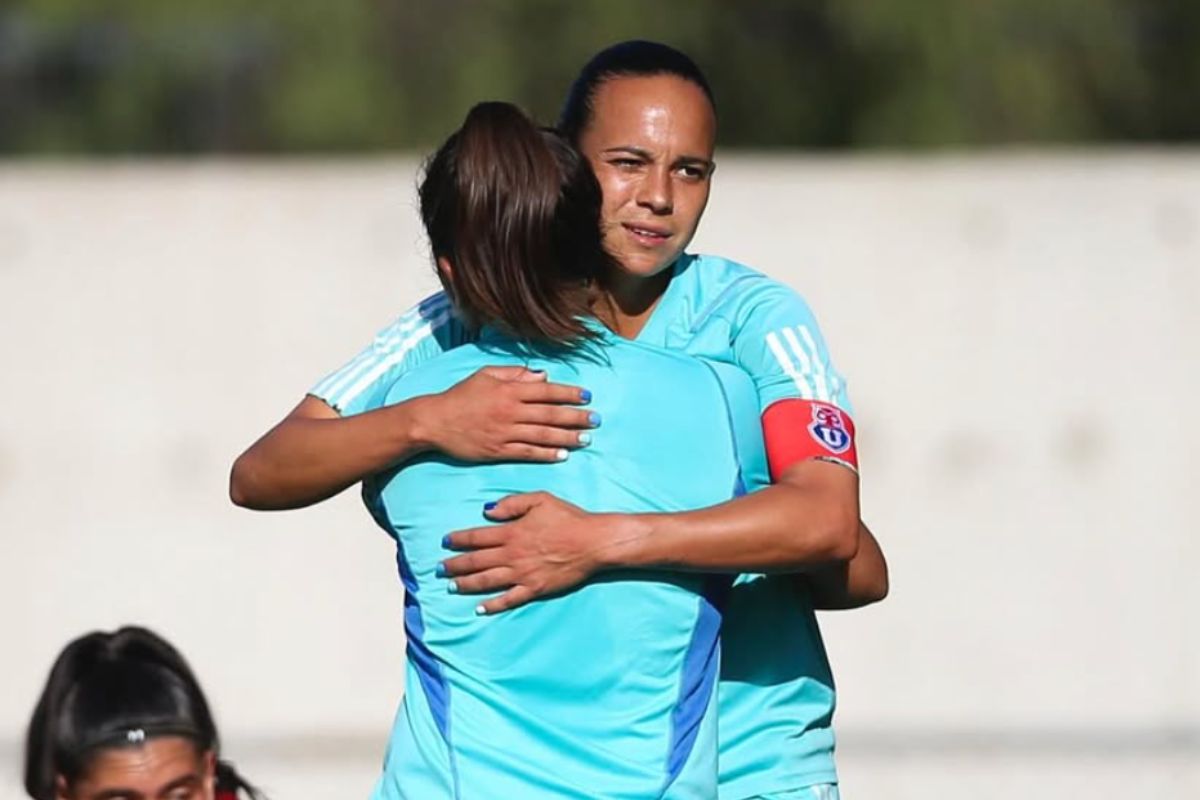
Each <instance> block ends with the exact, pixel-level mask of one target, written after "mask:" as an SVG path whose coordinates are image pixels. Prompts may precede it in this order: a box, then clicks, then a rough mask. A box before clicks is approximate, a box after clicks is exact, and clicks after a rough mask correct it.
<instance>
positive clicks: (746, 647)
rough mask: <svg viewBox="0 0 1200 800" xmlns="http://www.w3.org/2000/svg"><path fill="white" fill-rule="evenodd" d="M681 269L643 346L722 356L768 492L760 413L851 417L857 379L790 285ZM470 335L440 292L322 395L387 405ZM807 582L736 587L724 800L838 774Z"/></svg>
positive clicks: (726, 635)
mask: <svg viewBox="0 0 1200 800" xmlns="http://www.w3.org/2000/svg"><path fill="white" fill-rule="evenodd" d="M673 269H674V275H673V277H672V280H671V283H670V285H669V286H668V288H667V291H666V293H665V295H664V296H663V298H662V300H661V301H660V303H659V305H658V307H657V308H656V309H655V311H654V314H653V315H652V316H651V318H650V320H649V322H648V323H647V325H646V327H645V329H643V331H642V332H641V334H640V335H639V337H638V340H637V341H638V342H640V343H645V344H650V345H658V346H662V347H666V348H668V349H672V350H674V351H676V352H680V353H685V354H689V355H693V356H697V357H699V358H700V359H702V360H705V361H709V362H710V363H712V364H715V365H718V371H719V372H721V374H722V377H723V379H724V380H723V382H725V384H726V391H727V392H729V394H730V402H731V406H732V407H733V409H734V412H733V418H734V425H735V427H736V428H737V430H738V440H739V447H740V450H741V454H742V461H743V464H742V467H743V470H744V474H745V483H746V488H747V489H749V490H750V491H753V490H755V489H758V488H762V487H763V486H765V485H767V484H768V482H769V478H768V473H767V466H766V457H765V454H764V453H763V450H762V439H761V429H760V422H759V420H760V416H761V413H762V412H763V411H764V410H765V409H766V408H767V407H768V406H769V405H771V404H772V403H774V402H776V401H778V400H784V399H791V398H800V399H806V400H817V401H821V402H825V403H829V404H831V405H835V406H838V407H839V408H841V409H843V410H844V411H846V412H848V413H849V412H851V411H852V408H851V406H850V401H849V399H848V397H847V394H846V384H845V380H844V379H843V378H842V376H841V375H840V374H839V373H838V371H837V370H836V369H835V368H834V366H833V364H832V362H831V360H830V357H829V353H828V349H827V348H826V345H825V342H824V339H823V337H822V336H821V333H820V329H819V327H818V326H817V323H816V320H815V318H814V317H813V314H812V312H811V310H810V309H809V307H808V305H807V304H806V303H805V301H804V300H803V298H802V297H800V296H799V295H798V294H796V292H795V291H793V290H792V289H790V288H788V287H787V286H785V285H783V284H781V283H779V282H778V281H775V280H773V279H771V278H768V277H766V276H764V275H762V274H761V273H759V272H756V271H754V270H751V269H749V268H747V267H745V266H742V265H740V264H737V263H735V262H732V261H727V260H725V259H721V258H716V257H712V256H694V255H684V256H682V257H681V258H680V259H679V261H678V262H677V263H676V264H675V266H674V268H673ZM469 338H470V336H469V334H468V333H467V331H466V330H465V329H464V328H463V326H462V325H461V324H459V323H458V321H457V320H456V319H455V318H454V316H453V314H452V313H451V311H450V308H449V303H448V301H447V300H446V298H445V296H444V295H442V294H437V295H434V296H433V297H431V298H429V299H427V300H426V301H424V302H423V303H421V304H420V305H419V306H417V307H416V308H414V309H413V310H412V311H410V312H408V313H407V314H405V315H404V316H402V317H400V319H399V320H397V321H396V322H395V323H393V324H392V325H391V326H389V327H388V328H385V329H384V330H383V331H381V332H380V334H379V335H378V336H377V337H376V340H375V343H374V344H373V345H371V346H370V347H368V348H367V349H366V350H364V351H363V353H362V354H360V355H359V357H358V358H357V359H355V360H354V361H352V362H351V363H350V364H348V365H346V366H345V367H343V368H342V369H340V370H338V371H337V372H335V373H333V374H332V375H330V376H329V377H328V378H326V379H324V380H323V381H322V382H321V383H319V384H318V385H317V386H315V387H314V388H313V389H312V391H311V394H313V395H314V396H316V397H318V398H320V399H322V400H324V401H325V402H326V403H328V404H329V405H330V406H332V407H333V408H335V409H337V410H339V411H340V412H341V413H342V414H344V415H349V414H353V413H359V412H362V411H367V410H371V409H372V408H377V407H379V405H380V404H381V403H382V395H383V393H384V392H385V391H386V387H387V386H390V385H391V384H392V383H394V382H395V381H396V379H397V377H398V376H400V375H402V374H404V373H405V372H406V371H408V370H410V369H413V368H414V367H415V366H417V365H419V364H422V363H425V362H426V361H429V360H431V359H434V358H437V357H439V356H440V354H442V353H443V352H445V351H446V350H449V349H451V348H454V347H457V346H459V345H460V344H461V343H462V342H464V341H467V340H468V339H469ZM496 363H499V362H496ZM719 365H725V366H726V367H729V368H733V372H730V371H729V370H727V369H725V367H721V366H719ZM737 370H741V371H744V372H745V373H746V374H747V375H749V376H750V378H751V379H752V381H753V384H752V394H747V393H746V392H745V386H744V384H740V383H739V381H738V380H736V379H735V378H733V377H732V375H733V373H734V372H736V371H737ZM555 380H566V379H564V378H559V377H557V376H555ZM739 387H740V388H739ZM672 395H673V396H674V397H683V396H684V395H681V394H677V393H675V392H674V391H672ZM607 424H608V422H607V420H606V426H607ZM574 457H575V456H574V455H572V458H574ZM543 488H544V487H543ZM609 510H612V509H609ZM802 586H803V584H801V583H798V582H797V581H795V580H794V579H791V578H789V577H787V576H773V577H766V576H762V575H743V576H740V577H739V578H738V579H737V583H736V585H735V587H734V590H733V592H732V594H731V596H730V599H729V603H728V605H727V607H726V611H725V614H724V617H725V621H724V625H723V628H722V638H723V639H724V642H725V645H724V647H725V653H724V660H723V664H722V668H721V681H720V716H721V744H720V770H721V775H720V780H721V787H720V795H721V798H722V800H743V798H749V797H754V796H755V795H760V794H767V793H773V792H782V791H791V790H797V789H800V788H803V787H806V786H813V785H817V784H826V783H836V781H837V771H836V768H835V766H834V759H833V751H834V736H833V728H832V717H833V711H834V701H835V695H834V686H833V679H832V675H831V671H830V668H829V663H828V660H827V658H826V655H825V649H824V645H823V643H822V641H821V635H820V631H819V629H818V627H817V621H816V617H815V615H814V613H813V609H812V605H811V602H810V601H809V599H808V598H807V596H806V595H805V594H804V593H803V590H802V588H801V587H802Z"/></svg>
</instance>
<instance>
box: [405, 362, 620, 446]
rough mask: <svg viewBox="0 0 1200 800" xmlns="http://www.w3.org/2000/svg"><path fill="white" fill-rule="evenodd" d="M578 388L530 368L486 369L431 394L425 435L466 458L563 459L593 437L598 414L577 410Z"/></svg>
mask: <svg viewBox="0 0 1200 800" xmlns="http://www.w3.org/2000/svg"><path fill="white" fill-rule="evenodd" d="M590 399H591V393H590V392H588V391H587V390H586V389H583V388H581V387H578V386H568V385H564V384H559V383H550V382H549V381H548V380H547V377H546V373H545V372H534V371H531V370H528V369H526V368H525V367H485V368H484V369H481V370H479V371H478V372H476V373H475V374H473V375H471V376H470V377H469V378H466V379H464V380H462V381H460V382H459V383H457V384H455V385H454V386H452V387H450V388H449V389H447V390H446V391H444V392H442V393H441V394H438V395H434V396H432V397H431V398H429V402H428V403H427V405H426V409H425V413H424V414H423V415H422V427H423V428H424V433H423V438H425V439H426V440H427V441H428V442H429V444H430V445H431V446H433V447H434V448H435V449H437V450H439V451H440V452H443V453H445V454H447V455H450V456H453V457H455V458H458V459H461V460H463V461H473V462H482V461H543V462H550V461H561V460H563V459H564V458H566V455H567V452H568V451H569V450H571V449H574V448H578V447H582V446H585V445H587V444H588V443H589V442H590V441H591V437H590V434H588V433H587V431H589V430H590V429H591V428H594V427H596V425H598V424H599V421H600V420H599V416H598V415H596V414H594V413H592V412H590V411H588V410H587V409H583V408H577V407H576V406H580V405H584V404H586V403H587V402H588V401H589V400H590Z"/></svg>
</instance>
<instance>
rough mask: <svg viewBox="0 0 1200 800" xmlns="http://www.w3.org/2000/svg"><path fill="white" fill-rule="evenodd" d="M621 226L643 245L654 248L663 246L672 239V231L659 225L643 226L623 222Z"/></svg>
mask: <svg viewBox="0 0 1200 800" xmlns="http://www.w3.org/2000/svg"><path fill="white" fill-rule="evenodd" d="M621 226H622V227H623V228H625V230H627V231H629V233H630V234H632V235H633V238H634V239H636V240H637V241H639V242H641V243H642V244H645V245H648V246H654V245H659V244H663V243H664V242H666V241H667V240H669V239H670V238H671V231H670V230H668V229H666V228H663V227H660V226H657V225H642V224H640V223H635V222H623V223H621Z"/></svg>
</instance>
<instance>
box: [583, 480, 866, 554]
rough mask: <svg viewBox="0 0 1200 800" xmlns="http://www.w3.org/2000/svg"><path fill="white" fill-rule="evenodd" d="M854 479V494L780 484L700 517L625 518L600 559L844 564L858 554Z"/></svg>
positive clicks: (698, 513)
mask: <svg viewBox="0 0 1200 800" xmlns="http://www.w3.org/2000/svg"><path fill="white" fill-rule="evenodd" d="M824 466H825V467H827V468H832V469H839V470H840V469H842V468H841V467H833V466H832V465H824ZM847 474H848V475H849V474H850V473H847ZM839 480H841V481H842V483H845V481H844V480H842V479H840V478H839ZM853 480H854V484H853V490H852V491H850V490H839V491H837V492H831V491H828V489H827V487H822V488H813V487H808V486H800V485H794V484H792V483H789V482H786V481H782V482H780V483H778V484H776V485H774V486H770V487H767V488H765V489H763V490H762V491H759V492H755V493H754V494H750V495H746V496H744V497H740V498H737V499H735V500H730V501H728V502H726V503H722V504H720V505H717V506H713V507H711V508H707V509H703V510H700V511H690V512H684V513H676V514H635V515H628V516H626V517H624V518H623V519H620V520H617V521H616V524H615V525H614V534H613V539H612V543H611V545H610V546H609V547H606V548H605V552H604V553H602V554H601V558H602V559H603V564H604V566H605V567H607V568H617V567H637V568H664V569H678V570H695V571H710V572H792V571H796V570H799V569H803V568H805V567H810V566H813V565H817V564H823V563H827V562H830V561H847V560H849V559H851V558H853V557H854V555H855V554H856V552H857V549H858V494H857V478H853Z"/></svg>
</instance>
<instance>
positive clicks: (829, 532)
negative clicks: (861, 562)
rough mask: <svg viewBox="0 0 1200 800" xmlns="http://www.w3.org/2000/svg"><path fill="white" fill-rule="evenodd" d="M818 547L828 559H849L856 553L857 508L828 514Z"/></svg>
mask: <svg viewBox="0 0 1200 800" xmlns="http://www.w3.org/2000/svg"><path fill="white" fill-rule="evenodd" d="M820 549H821V550H823V551H824V552H823V555H824V559H825V560H828V561H850V560H851V559H853V558H854V557H855V556H856V555H858V509H847V510H845V511H844V512H840V513H834V514H830V516H829V518H828V520H827V521H826V522H825V524H824V525H823V526H822V531H821V548H820Z"/></svg>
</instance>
